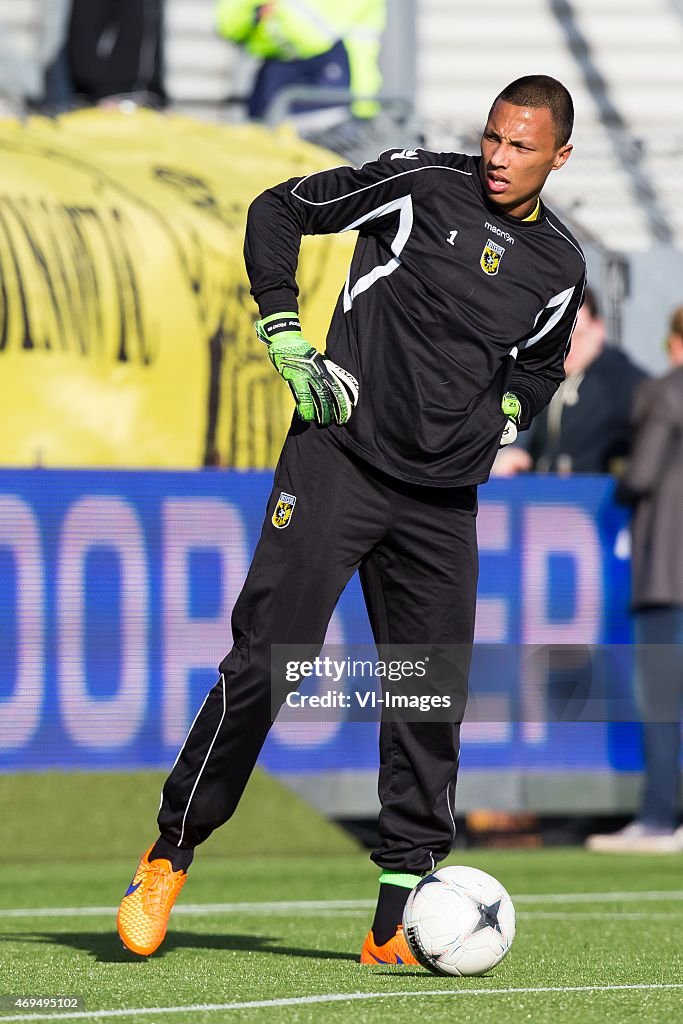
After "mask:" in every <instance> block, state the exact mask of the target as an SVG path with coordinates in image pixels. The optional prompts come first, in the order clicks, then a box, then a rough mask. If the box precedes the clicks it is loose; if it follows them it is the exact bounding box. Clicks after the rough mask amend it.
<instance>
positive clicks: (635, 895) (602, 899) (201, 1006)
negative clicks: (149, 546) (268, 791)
mask: <svg viewBox="0 0 683 1024" xmlns="http://www.w3.org/2000/svg"><path fill="white" fill-rule="evenodd" d="M261 810H262V808H261ZM141 838H142V841H141V842H140V843H139V844H138V845H139V846H140V849H138V850H137V851H136V855H135V856H137V854H139V853H140V852H141V849H142V846H143V845H144V841H145V839H146V836H144V837H141ZM328 841H329V847H330V848H329V850H328V852H327V853H326V854H323V853H318V854H317V855H316V856H301V855H296V854H290V855H288V856H282V854H281V853H280V852H279V850H278V843H277V839H276V837H273V838H272V853H271V854H270V855H269V856H267V857H264V856H244V855H241V856H237V857H221V856H210V855H207V856H202V853H201V852H199V853H198V855H197V857H196V859H195V863H194V864H193V866H192V868H191V871H190V879H189V880H188V883H187V885H186V886H185V888H184V890H183V892H182V894H181V897H180V900H179V902H178V906H177V907H176V910H175V911H174V913H173V916H172V918H171V927H170V931H169V935H168V937H167V939H166V942H165V943H164V945H163V946H162V947H161V949H160V950H159V951H158V953H157V954H156V955H155V956H153V957H151V958H149V959H141V958H138V957H134V956H133V955H131V954H128V953H127V952H126V951H125V950H123V948H122V946H121V943H120V941H119V940H118V937H117V935H116V931H115V921H114V917H115V908H116V905H117V903H118V900H119V899H120V897H121V895H122V893H123V892H124V891H125V888H126V886H127V884H128V881H129V880H130V877H131V875H132V873H133V870H134V867H135V856H133V857H132V858H123V857H118V858H115V859H109V860H98V859H97V858H96V857H93V850H92V849H88V850H86V851H82V853H83V854H85V855H79V853H81V851H78V850H74V852H73V856H72V857H71V858H70V859H68V860H67V859H59V860H54V859H46V860H45V861H44V862H40V861H38V860H36V861H34V862H33V863H28V862H27V861H26V860H25V859H22V861H21V862H20V863H14V864H13V863H5V864H4V865H3V866H2V867H1V868H0V878H1V879H2V885H1V886H0V941H1V943H2V956H1V960H0V995H4V996H7V995H15V996H17V995H24V996H60V995H61V996H81V997H82V998H83V999H84V1001H85V1010H84V1011H83V1010H81V1011H80V1015H79V1016H75V1017H74V1016H71V1017H70V1016H68V1015H67V1012H66V1011H48V1010H46V1011H40V1012H37V1013H31V1012H30V1011H28V1010H23V1009H21V1008H15V1007H13V1006H12V1005H10V1003H9V1001H8V1000H7V999H5V1001H4V1002H3V1003H2V1009H1V1010H0V1021H1V1020H3V1019H9V1020H19V1019H21V1020H48V1019H50V1020H63V1021H64V1022H65V1024H72V1022H73V1021H76V1020H89V1021H93V1022H100V1021H101V1022H104V1021H107V1020H113V1021H117V1020H120V1021H122V1022H123V1024H161V1022H164V1024H165V1022H166V1021H171V1022H172V1021H178V1022H182V1024H228V1022H236V1024H237V1022H240V1024H241V1022H253V1024H262V1022H264V1021H276V1022H278V1024H280V1022H282V1024H295V1022H297V1024H298V1022H315V1024H318V1022H320V1024H323V1022H324V1024H337V1022H339V1024H341V1022H344V1024H348V1022H349V1021H352V1022H355V1021H362V1022H364V1024H365V1022H368V1024H374V1022H377V1024H379V1022H382V1024H384V1022H386V1021H387V1020H390V1021H392V1024H393V1022H400V1024H403V1022H405V1024H414V1022H415V1021H416V1020H418V1021H419V1020H422V1021H427V1022H429V1024H432V1022H434V1024H446V1022H448V1024H453V1022H455V1021H457V1022H458V1024H465V1022H473V1024H474V1022H476V1024H480V1022H481V1021H482V1020H483V1019H484V1020H485V1019H491V1018H492V1017H493V1018H495V1019H503V1020H505V1022H506V1024H521V1022H528V1021H533V1022H546V1021H547V1022H551V1021H552V1022H553V1024H555V1022H558V1021H560V1022H563V1021H569V1020H571V1021H572V1022H573V1024H583V1022H586V1024H589V1022H590V1024H592V1022H605V1021H610V1022H619V1024H623V1022H629V1021H633V1022H634V1024H635V1022H638V1024H643V1022H649V1021H652V1022H654V1021H657V1022H660V1021H667V1022H679V1021H683V951H682V949H681V943H680V934H681V926H682V925H683V883H682V881H681V871H680V868H681V859H680V857H679V856H676V855H672V856H659V857H655V856H651V857H632V856H629V857H625V856H622V857H617V856H604V855H599V854H589V853H585V852H583V851H578V850H547V851H543V850H539V851H536V850H534V851H511V852H509V851H473V852H471V853H467V854H458V855H457V856H456V857H453V858H451V862H452V863H457V862H459V863H467V864H473V865H476V866H478V867H481V868H483V869H484V870H485V871H489V872H491V873H492V874H494V875H496V876H497V877H498V878H500V879H501V881H502V882H503V883H504V884H505V885H506V887H507V888H508V889H509V891H510V893H511V895H512V897H513V900H514V901H515V905H516V908H517V914H518V918H517V937H516V939H515V942H514V944H513V947H512V950H511V952H510V954H509V955H508V957H507V958H506V959H505V960H504V961H503V963H502V964H501V965H500V966H499V967H497V968H496V969H495V970H494V971H492V972H490V974H488V975H487V976H484V977H482V978H464V979H457V978H446V977H437V976H435V975H432V974H430V973H428V972H427V971H423V970H422V969H420V968H389V967H381V966H377V967H361V966H360V965H359V964H358V962H357V957H358V952H359V950H360V946H361V943H362V941H363V937H364V935H365V932H366V930H367V928H368V926H369V922H370V920H371V917H372V906H373V903H374V897H375V893H376V879H377V872H376V870H375V869H374V867H373V866H372V865H371V864H370V863H369V861H368V859H367V856H366V854H365V853H359V852H355V851H354V850H353V849H351V851H349V849H348V847H347V846H346V845H345V840H341V841H340V844H341V845H340V849H342V850H343V852H337V853H335V852H334V851H333V849H332V843H331V839H330V834H328ZM17 911H20V913H17Z"/></svg>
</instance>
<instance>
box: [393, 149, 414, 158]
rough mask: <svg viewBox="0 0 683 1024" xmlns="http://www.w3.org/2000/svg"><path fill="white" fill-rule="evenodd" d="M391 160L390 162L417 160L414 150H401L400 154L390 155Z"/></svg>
mask: <svg viewBox="0 0 683 1024" xmlns="http://www.w3.org/2000/svg"><path fill="white" fill-rule="evenodd" d="M391 159H392V160H417V159H418V156H417V150H416V149H402V150H401V152H400V153H392V154H391Z"/></svg>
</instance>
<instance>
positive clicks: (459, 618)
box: [360, 483, 478, 963]
mask: <svg viewBox="0 0 683 1024" xmlns="http://www.w3.org/2000/svg"><path fill="white" fill-rule="evenodd" d="M392 489H393V490H394V494H393V495H391V497H390V501H391V504H392V508H393V517H392V526H391V528H390V530H389V532H388V534H387V536H386V537H385V539H384V540H383V541H382V543H381V544H380V545H378V546H377V548H375V550H373V551H372V553H371V554H370V555H369V556H368V557H367V558H366V559H365V560H364V562H363V564H362V566H361V570H360V571H361V581H362V585H363V591H364V594H365V599H366V604H367V606H368V612H369V614H370V621H371V624H372V628H373V634H374V637H375V641H376V643H377V644H378V645H380V648H381V650H382V653H383V654H387V655H388V656H391V653H392V652H394V648H395V646H396V645H399V656H398V657H397V660H403V659H402V658H401V656H400V646H401V645H410V649H411V650H414V651H415V652H419V651H422V652H423V653H424V652H426V653H427V654H429V651H430V649H431V652H432V654H431V657H432V659H433V661H432V665H431V668H430V672H431V673H432V681H431V682H432V685H433V684H436V685H437V687H438V690H439V692H441V693H443V692H444V690H445V689H446V688H447V689H448V692H449V693H450V695H451V698H452V705H451V709H450V712H449V713H447V714H446V715H445V716H439V719H438V720H437V718H436V716H432V718H431V720H427V721H420V720H419V719H420V715H421V714H422V716H423V718H424V717H428V716H425V715H424V713H422V712H417V711H412V712H411V714H410V716H409V718H410V720H406V715H405V713H403V714H402V715H401V718H400V719H398V718H396V719H393V720H390V721H383V722H382V725H381V728H380V774H379V795H380V801H381V804H382V809H381V812H380V818H379V836H380V846H379V849H378V850H377V851H376V852H375V853H373V855H372V859H373V860H374V861H375V863H376V864H378V865H379V867H380V868H381V869H382V874H381V876H380V891H379V897H378V902H377V910H376V914H375V919H374V922H373V926H372V930H371V933H370V935H369V936H368V937H367V939H366V943H365V946H364V951H363V954H362V959H363V962H367V963H372V962H377V960H378V959H381V958H382V957H383V955H384V953H385V952H387V951H388V952H389V953H390V952H391V950H390V949H389V948H388V947H385V951H384V952H383V951H382V950H381V948H380V947H382V946H384V944H385V943H389V944H391V942H392V937H393V936H396V935H397V934H398V932H397V928H398V926H399V925H400V923H401V918H402V913H403V908H404V906H405V901H406V899H407V896H408V893H409V891H410V889H412V888H413V886H414V885H415V884H416V883H417V881H418V880H419V877H420V876H421V875H423V874H424V873H426V872H428V871H432V870H434V868H435V867H436V865H437V863H438V862H439V861H441V860H443V859H444V858H445V857H446V856H447V855H448V854H449V852H450V850H451V847H452V844H453V839H454V835H455V821H454V808H455V786H456V776H457V769H458V757H459V747H460V720H461V716H462V713H463V712H464V705H465V700H466V695H467V678H468V672H469V663H470V655H471V645H472V642H473V638H474V618H475V609H476V589H477V576H478V554H477V538H476V510H477V494H476V488H475V487H467V488H458V489H444V490H443V491H436V490H435V489H428V488H418V487H410V486H407V485H405V486H401V485H400V484H398V483H396V484H395V485H393V487H392V488H388V490H392ZM394 653H396V652H394ZM434 673H436V677H435V676H434ZM404 686H405V684H404ZM404 692H405V691H404ZM425 692H426V691H425ZM399 938H400V937H399ZM404 943H405V940H402V941H400V942H399V945H402V944H404ZM392 948H393V947H392Z"/></svg>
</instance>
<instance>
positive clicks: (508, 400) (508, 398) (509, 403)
mask: <svg viewBox="0 0 683 1024" xmlns="http://www.w3.org/2000/svg"><path fill="white" fill-rule="evenodd" d="M500 407H501V409H502V410H503V412H504V413H505V415H506V416H507V418H508V421H507V423H506V424H505V429H504V431H503V434H502V437H501V439H500V446H499V447H501V448H504V447H505V445H506V444H512V442H513V441H516V440H517V427H518V426H519V421H520V419H521V418H522V403H521V402H520V400H519V399H518V398H517V395H513V393H512V391H506V392H505V394H504V395H503V399H502V401H501V403H500Z"/></svg>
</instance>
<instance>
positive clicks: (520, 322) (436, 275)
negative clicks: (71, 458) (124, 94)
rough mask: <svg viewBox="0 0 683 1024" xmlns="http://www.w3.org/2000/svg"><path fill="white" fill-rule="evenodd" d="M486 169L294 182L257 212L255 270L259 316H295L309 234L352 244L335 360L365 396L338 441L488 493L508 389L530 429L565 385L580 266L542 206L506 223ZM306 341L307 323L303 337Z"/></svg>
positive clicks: (388, 161) (426, 156)
mask: <svg viewBox="0 0 683 1024" xmlns="http://www.w3.org/2000/svg"><path fill="white" fill-rule="evenodd" d="M478 168H479V158H478V157H471V156H463V155H461V154H458V153H429V152H426V151H424V150H421V149H418V150H397V149H394V150H387V152H385V153H382V154H381V156H380V157H379V159H377V160H375V161H372V162H369V163H366V164H363V166H362V167H360V168H353V167H336V168H333V169H332V170H329V171H320V172H319V173H317V174H311V175H309V176H308V177H306V178H292V179H290V180H289V181H287V182H284V183H283V184H281V185H277V186H275V187H274V188H271V189H268V190H267V191H266V192H264V193H263V194H262V195H261V196H259V197H258V198H257V199H256V200H255V201H254V202H253V203H252V205H251V207H250V210H249V216H248V221H247V233H246V240H245V260H246V266H247V272H248V274H249V278H250V280H251V284H252V295H253V296H254V298H255V299H256V301H257V302H258V305H259V308H260V311H261V316H262V317H266V316H268V315H270V314H271V313H279V312H290V311H291V312H294V311H296V310H297V309H298V306H297V301H296V297H297V295H298V287H297V284H296V280H295V273H296V267H297V261H298V256H299V247H300V243H301V236H302V235H304V234H309V235H311V234H325V233H329V232H336V231H350V230H354V231H358V234H359V237H358V241H357V243H356V248H355V251H354V254H353V259H352V262H351V267H350V270H349V275H348V278H347V281H346V285H345V287H344V290H343V292H342V294H341V295H340V297H339V300H338V302H337V305H336V308H335V311H334V314H333V317H332V322H331V324H330V329H329V332H328V335H327V355H328V356H329V357H330V358H331V359H333V360H334V361H335V362H337V363H339V365H340V366H342V367H344V369H346V370H349V371H350V372H351V373H353V374H354V375H355V376H356V377H357V378H358V380H359V382H360V399H359V402H358V406H357V408H356V409H355V411H354V413H353V415H352V417H351V419H350V421H349V423H348V424H347V425H346V426H344V427H337V426H334V427H330V428H328V429H330V430H331V431H333V433H334V435H335V437H336V438H337V440H338V441H339V442H340V443H342V444H343V445H345V446H346V447H348V448H349V449H351V450H352V451H353V452H355V453H356V454H357V455H359V456H360V457H361V458H363V459H365V460H366V461H367V462H370V463H372V464H373V465H374V466H376V467H378V468H379V469H381V470H384V471H385V472H386V473H389V474H391V475H392V476H395V477H399V478H400V479H402V480H407V481H409V482H413V483H419V484H431V485H432V486H439V487H447V486H461V485H465V484H475V483H482V482H483V481H485V480H486V479H487V478H488V475H489V472H490V469H491V465H492V463H493V460H494V458H495V455H496V452H497V450H498V445H499V441H500V436H501V432H502V430H503V428H504V426H505V416H504V415H503V413H502V412H501V409H500V402H501V398H502V396H503V394H504V393H505V391H513V392H514V393H515V394H516V395H517V396H518V397H519V398H520V399H521V401H522V406H523V411H522V418H523V422H522V425H523V426H528V424H529V422H530V421H531V418H532V417H533V416H535V415H536V413H538V412H540V410H541V409H542V408H543V407H544V406H545V405H546V404H547V403H548V402H549V401H550V399H551V397H552V395H553V393H554V392H555V390H556V389H557V387H558V385H559V384H560V382H561V381H562V380H563V379H564V369H563V361H564V357H565V355H566V351H567V348H568V343H569V338H570V335H571V331H572V329H573V326H574V321H575V319H576V313H577V310H578V308H579V304H580V302H581V297H582V294H583V287H584V281H585V261H584V257H583V254H582V252H581V249H580V247H579V245H578V243H577V242H576V240H575V239H574V238H572V236H571V235H570V234H569V232H568V231H567V229H566V228H565V227H564V225H563V224H562V223H561V222H560V221H559V220H558V219H557V218H556V217H555V216H554V214H552V213H551V211H550V210H548V209H547V208H546V207H545V206H544V205H541V210H540V216H539V217H538V219H537V220H535V221H522V220H519V219H517V218H514V217H509V216H507V215H505V214H503V213H500V212H498V211H497V210H496V208H495V206H494V205H493V204H491V203H489V202H488V201H487V200H486V198H485V195H484V191H483V187H482V184H481V181H480V179H479V173H478ZM304 334H305V325H304Z"/></svg>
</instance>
